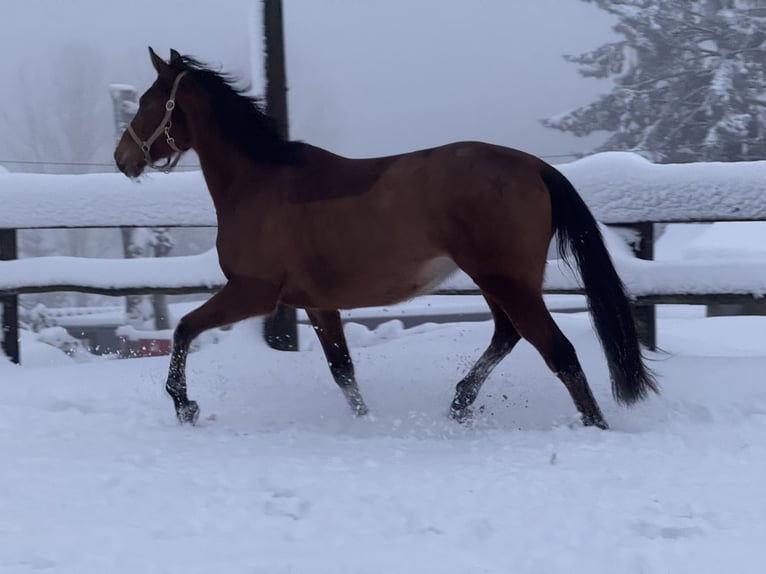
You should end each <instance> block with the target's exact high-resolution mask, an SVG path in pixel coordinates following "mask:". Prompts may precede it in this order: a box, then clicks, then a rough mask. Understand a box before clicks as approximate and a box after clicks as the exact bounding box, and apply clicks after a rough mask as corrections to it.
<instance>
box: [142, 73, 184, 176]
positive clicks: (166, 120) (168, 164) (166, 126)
mask: <svg viewBox="0 0 766 574" xmlns="http://www.w3.org/2000/svg"><path fill="white" fill-rule="evenodd" d="M186 74H187V71H186V70H184V71H183V72H181V73H180V74H178V75H177V76H176V79H175V81H174V82H173V87H172V89H171V90H170V96H169V97H168V101H166V102H165V115H164V116H163V117H162V121H160V125H159V126H157V129H156V130H154V131H153V132H152V135H150V136H149V137H148V138H147V139H146V140H144V141H142V140H141V138H139V137H138V135H137V134H136V132H135V130H134V129H133V122H132V121H131V122H130V123H129V124H128V133H129V134H130V137H131V138H133V141H134V142H136V144H137V145H138V147H140V148H141V151H142V152H144V159H145V160H146V163H147V165H148V166H149V167H151V168H152V169H159V170H162V171H164V172H166V173H167V172H169V171H171V170H172V169H173V168H174V167H175V166H176V164H178V160H180V159H181V155H182V154H183V153H184V150H182V149H180V148H179V147H178V146H177V145H176V141H175V139H173V136H171V135H170V128H171V127H172V126H173V122H172V121H171V120H170V116H171V115H173V110H174V109H175V107H176V92H177V91H178V84H179V82H180V81H181V78H183V77H184V76H185V75H186ZM163 133H164V134H165V141H166V142H167V144H168V145H169V146H170V149H172V150H173V151H174V152H175V154H176V155H175V157H169V158H167V160H166V161H165V163H164V164H157V163H156V162H154V161H153V160H152V156H151V153H149V152H150V150H151V149H152V145H153V144H154V142H155V141H157V138H159V137H160V136H161V135H162V134H163Z"/></svg>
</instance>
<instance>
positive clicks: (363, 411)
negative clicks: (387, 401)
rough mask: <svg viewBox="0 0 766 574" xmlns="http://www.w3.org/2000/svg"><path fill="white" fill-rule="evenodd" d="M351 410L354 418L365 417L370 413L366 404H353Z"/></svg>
mask: <svg viewBox="0 0 766 574" xmlns="http://www.w3.org/2000/svg"><path fill="white" fill-rule="evenodd" d="M351 412H352V413H353V415H354V417H355V418H361V417H366V416H367V415H368V414H370V411H369V410H368V409H367V405H354V406H353V407H351Z"/></svg>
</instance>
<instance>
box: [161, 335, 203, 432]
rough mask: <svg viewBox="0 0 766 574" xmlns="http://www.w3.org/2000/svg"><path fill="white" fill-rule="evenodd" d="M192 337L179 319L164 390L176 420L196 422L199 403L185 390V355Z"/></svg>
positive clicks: (187, 352)
mask: <svg viewBox="0 0 766 574" xmlns="http://www.w3.org/2000/svg"><path fill="white" fill-rule="evenodd" d="M193 338H194V337H192V336H190V334H189V332H188V328H187V327H186V325H185V324H184V323H183V321H181V323H179V325H178V327H177V328H176V330H175V332H174V333H173V354H172V355H171V357H170V368H169V369H168V379H167V382H166V383H165V391H167V393H168V394H169V395H170V398H171V399H173V406H175V409H176V416H177V417H178V420H179V421H180V422H181V423H191V424H194V423H196V422H197V418H198V417H199V405H198V404H197V402H196V401H190V400H189V397H188V395H187V392H186V357H187V355H188V354H189V345H190V344H191V342H192V339H193Z"/></svg>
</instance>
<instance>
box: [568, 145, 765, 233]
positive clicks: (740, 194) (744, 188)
mask: <svg viewBox="0 0 766 574" xmlns="http://www.w3.org/2000/svg"><path fill="white" fill-rule="evenodd" d="M561 170H562V171H563V172H564V174H566V176H567V177H568V178H570V179H571V181H572V183H573V184H574V185H575V187H576V188H577V189H578V191H579V192H580V193H581V194H582V196H583V198H584V199H585V200H586V202H587V203H588V206H589V207H590V208H591V210H592V211H593V213H594V215H595V216H596V218H597V219H598V220H599V221H601V222H602V223H622V222H634V221H654V222H673V221H678V222H680V221H716V220H719V221H721V220H747V219H764V218H766V202H764V201H763V196H764V192H765V191H766V183H764V182H766V161H754V162H736V163H723V162H720V163H716V162H714V163H694V164H653V163H651V162H649V161H648V160H646V159H644V158H642V157H641V156H639V155H636V154H632V153H627V152H607V153H599V154H595V155H592V156H588V157H585V158H583V159H581V160H579V161H576V162H573V163H570V164H566V165H564V166H561Z"/></svg>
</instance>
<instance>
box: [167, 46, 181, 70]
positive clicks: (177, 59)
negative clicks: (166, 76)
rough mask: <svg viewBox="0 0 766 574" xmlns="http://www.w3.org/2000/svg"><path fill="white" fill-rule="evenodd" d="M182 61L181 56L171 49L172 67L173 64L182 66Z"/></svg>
mask: <svg viewBox="0 0 766 574" xmlns="http://www.w3.org/2000/svg"><path fill="white" fill-rule="evenodd" d="M181 60H183V58H182V57H181V54H179V53H178V52H176V51H175V50H174V49H173V48H170V65H171V66H172V65H173V64H180V63H181Z"/></svg>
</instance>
